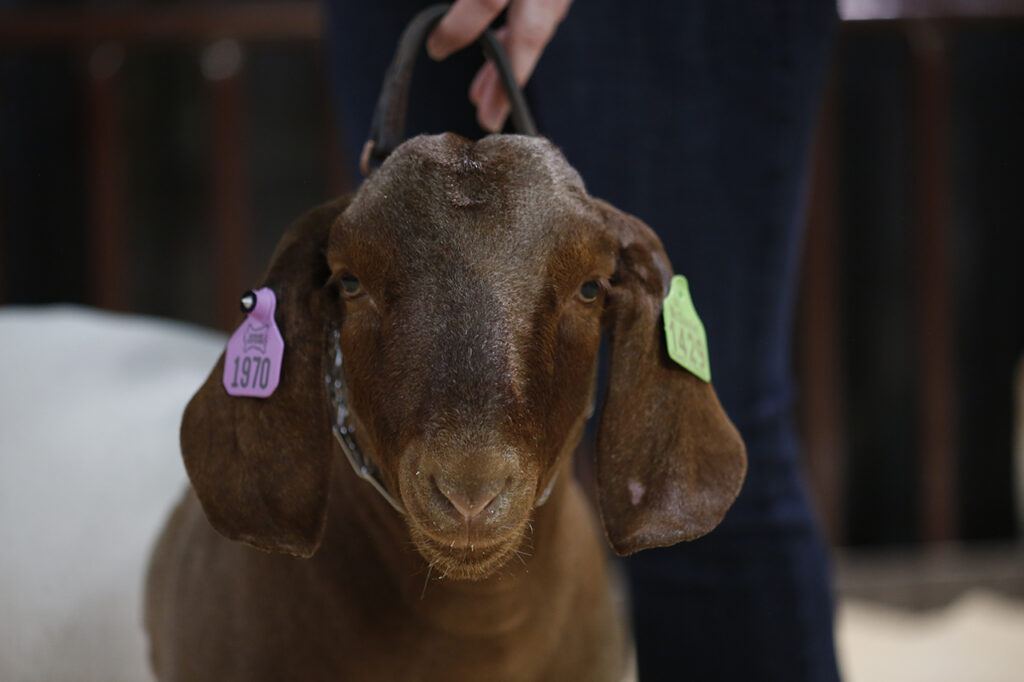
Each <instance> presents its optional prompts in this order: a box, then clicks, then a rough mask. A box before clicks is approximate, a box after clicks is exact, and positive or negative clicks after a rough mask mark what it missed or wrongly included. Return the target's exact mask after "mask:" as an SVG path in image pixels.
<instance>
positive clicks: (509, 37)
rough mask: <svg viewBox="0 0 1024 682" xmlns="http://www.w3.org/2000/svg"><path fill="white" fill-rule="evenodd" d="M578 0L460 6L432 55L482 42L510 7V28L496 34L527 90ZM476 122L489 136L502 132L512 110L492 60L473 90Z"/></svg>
mask: <svg viewBox="0 0 1024 682" xmlns="http://www.w3.org/2000/svg"><path fill="white" fill-rule="evenodd" d="M570 2H572V0H456V2H455V4H453V5H452V8H451V9H450V10H449V11H448V13H447V14H446V15H445V16H444V18H443V19H441V21H440V23H438V25H437V27H436V28H435V29H434V31H433V32H432V33H431V34H430V37H429V38H428V39H427V53H428V54H429V55H430V56H431V57H432V58H434V59H438V60H440V59H444V58H445V57H447V56H448V55H450V54H451V53H453V52H455V51H456V50H460V49H462V48H464V47H466V46H467V45H469V44H470V43H472V42H473V41H474V40H476V39H477V38H478V37H479V36H480V35H481V34H482V33H483V32H484V30H485V29H486V28H487V27H488V26H489V25H490V23H491V22H492V21H494V18H495V17H496V16H498V14H500V13H501V11H502V10H503V9H505V7H506V6H508V22H507V23H506V24H505V25H504V26H502V27H501V28H500V29H498V30H497V31H496V35H497V38H498V40H499V41H501V44H502V45H503V46H504V47H505V51H506V52H508V58H509V62H511V64H512V73H513V74H514V75H515V78H516V82H517V83H519V87H522V86H523V85H524V84H525V83H526V81H527V80H529V78H530V74H532V73H533V69H534V67H535V66H537V60H538V59H540V54H541V52H543V51H544V48H545V47H546V46H547V44H548V42H550V41H551V38H552V36H554V35H555V29H556V28H557V27H558V24H559V23H561V21H562V19H564V18H565V15H566V14H567V13H568V11H569V4H570ZM469 100H470V101H471V102H472V103H473V104H474V105H476V118H477V121H479V123H480V126H481V127H483V128H484V129H485V130H489V131H491V132H497V131H499V130H501V127H502V125H503V124H504V123H505V119H506V118H507V117H508V113H509V110H510V109H511V105H510V104H509V101H508V97H506V96H505V91H504V89H502V87H501V81H500V80H499V78H498V70H497V69H496V68H495V67H494V64H492V63H491V61H490V60H488V61H487V63H486V64H484V65H483V67H481V68H480V71H478V72H477V74H476V77H475V78H474V79H473V83H472V85H470V88H469Z"/></svg>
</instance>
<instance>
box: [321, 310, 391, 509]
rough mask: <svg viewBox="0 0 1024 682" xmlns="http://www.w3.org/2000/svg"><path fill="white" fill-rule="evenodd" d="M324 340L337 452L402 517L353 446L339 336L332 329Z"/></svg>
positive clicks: (375, 471) (376, 473)
mask: <svg viewBox="0 0 1024 682" xmlns="http://www.w3.org/2000/svg"><path fill="white" fill-rule="evenodd" d="M327 338H328V339H329V344H328V347H327V357H328V360H329V362H328V369H327V375H326V376H325V377H324V380H325V382H326V383H327V399H328V400H329V401H330V405H331V408H332V409H333V411H334V425H333V427H332V430H333V431H334V438H335V439H336V440H337V441H338V445H340V446H341V451H342V452H344V453H345V459H347V460H348V463H349V464H351V465H352V470H353V471H354V472H356V475H357V476H358V477H359V478H361V479H363V480H364V481H366V482H367V483H369V484H370V485H372V486H373V487H374V488H375V489H376V490H377V492H378V493H380V494H381V497H383V498H384V499H385V500H387V501H388V504H390V505H391V506H392V507H394V508H395V511H397V512H398V513H399V514H405V508H404V507H402V503H401V502H399V501H398V500H396V499H395V498H394V496H392V494H391V493H389V492H388V489H387V488H385V487H384V483H383V482H382V481H381V480H380V472H379V470H378V469H377V465H376V464H374V463H373V462H372V461H370V460H369V459H368V458H367V457H366V456H365V455H364V454H363V452H362V450H360V449H359V445H358V444H357V443H356V439H355V430H354V429H353V428H352V425H351V424H350V423H349V410H348V405H347V404H346V398H347V396H348V386H347V385H346V384H345V368H344V366H343V365H342V361H341V360H342V358H341V345H340V343H339V341H340V339H341V332H339V331H338V330H337V329H334V330H332V331H331V333H330V334H328V335H327Z"/></svg>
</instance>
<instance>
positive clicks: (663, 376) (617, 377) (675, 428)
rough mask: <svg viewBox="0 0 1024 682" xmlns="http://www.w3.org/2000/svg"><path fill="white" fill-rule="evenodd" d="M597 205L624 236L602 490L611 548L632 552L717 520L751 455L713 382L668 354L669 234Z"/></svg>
mask: <svg viewBox="0 0 1024 682" xmlns="http://www.w3.org/2000/svg"><path fill="white" fill-rule="evenodd" d="M598 208H599V209H600V211H601V213H602V214H603V216H604V220H605V224H606V225H607V227H608V228H609V229H610V230H611V231H612V233H613V234H614V235H615V236H616V237H617V239H618V242H619V255H618V262H617V265H616V272H615V275H614V277H613V279H612V286H611V291H610V292H609V298H608V305H607V308H606V315H607V316H608V322H609V324H610V327H611V357H610V362H609V379H608V382H609V383H608V393H607V396H606V397H605V401H604V407H603V408H602V412H601V419H600V423H599V425H598V431H597V487H598V498H599V502H600V509H601V519H602V521H603V522H604V528H605V532H606V534H607V535H608V540H609V542H611V545H612V547H613V548H614V549H615V551H616V552H618V553H619V554H632V553H633V552H636V551H639V550H641V549H645V548H648V547H662V546H667V545H672V544H675V543H677V542H680V541H682V540H692V539H694V538H696V537H699V536H701V535H703V534H705V533H707V532H708V531H710V530H711V529H712V528H714V527H715V526H716V525H717V524H718V523H719V522H720V521H721V520H722V518H723V517H724V516H725V512H726V511H727V510H728V509H729V507H730V505H732V503H733V500H735V499H736V496H737V494H738V493H739V489H740V486H741V484H742V482H743V477H744V474H745V472H746V465H747V458H746V450H745V448H744V446H743V440H742V439H741V438H740V435H739V432H738V431H737V430H736V427H735V426H733V424H732V422H731V421H729V418H728V417H727V416H726V414H725V411H724V410H723V409H722V406H721V404H719V402H718V397H717V396H716V395H715V390H714V389H713V388H712V387H711V384H710V383H707V382H705V381H703V380H701V379H699V378H697V377H696V376H694V375H693V374H691V373H690V372H689V371H687V370H685V369H683V368H682V367H680V366H678V365H676V364H675V363H674V362H673V361H672V360H671V359H670V358H669V357H668V352H667V350H666V342H665V332H664V328H663V326H662V312H661V311H662V301H663V300H664V298H665V295H666V294H667V292H668V285H669V282H670V281H671V278H672V267H671V265H670V264H669V261H668V257H667V256H666V255H665V251H664V249H663V248H662V246H661V241H660V240H659V239H658V237H657V235H655V234H654V232H653V231H652V230H651V229H650V228H649V227H647V226H646V225H644V224H643V223H642V222H641V221H639V220H637V219H636V218H634V217H632V216H630V215H627V214H625V213H622V212H621V211H619V210H618V209H616V208H614V207H612V206H611V205H609V204H606V203H605V202H598Z"/></svg>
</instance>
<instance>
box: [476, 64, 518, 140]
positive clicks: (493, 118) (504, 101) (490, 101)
mask: <svg viewBox="0 0 1024 682" xmlns="http://www.w3.org/2000/svg"><path fill="white" fill-rule="evenodd" d="M510 109H511V106H510V105H509V103H508V97H507V96H506V95H505V89H504V88H502V87H501V81H500V80H499V79H498V77H497V73H495V77H494V78H493V79H490V80H489V81H488V83H487V84H486V85H485V89H484V90H483V93H482V95H481V97H480V104H479V106H477V110H476V118H477V121H479V123H480V126H481V127H482V128H483V129H484V130H487V131H488V132H492V133H497V132H500V131H501V128H502V126H503V125H504V124H505V119H506V118H508V112H509V110H510Z"/></svg>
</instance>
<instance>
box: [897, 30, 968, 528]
mask: <svg viewBox="0 0 1024 682" xmlns="http://www.w3.org/2000/svg"><path fill="white" fill-rule="evenodd" d="M909 39H910V54H911V58H912V60H913V69H914V90H915V93H914V120H915V125H914V129H915V139H914V150H915V151H914V153H915V157H916V158H915V163H914V168H915V174H916V177H915V186H914V208H915V228H914V232H913V238H912V239H913V241H912V243H913V255H914V262H913V265H914V287H915V291H914V297H915V301H916V313H917V328H916V346H917V362H918V365H917V377H918V378H917V394H918V395H917V397H918V405H919V407H918V453H919V456H918V464H917V465H918V502H919V516H918V519H919V523H920V536H921V539H922V540H924V541H925V542H943V541H948V540H952V539H953V538H954V537H955V536H956V532H957V521H956V519H957V509H956V494H955V492H956V491H955V485H954V482H955V476H956V460H955V456H956V452H957V450H956V433H957V429H956V424H955V419H956V411H955V404H954V373H953V344H954V341H953V295H952V294H953V292H952V283H951V281H950V280H951V263H952V259H951V253H950V231H951V227H952V222H951V206H950V205H951V201H952V191H953V190H952V175H951V173H952V169H951V156H950V155H951V148H950V147H951V122H950V83H949V78H950V77H949V54H948V51H947V45H946V37H945V35H944V33H943V32H942V30H941V29H940V28H938V27H937V26H935V25H934V24H930V23H922V24H917V25H914V26H912V27H911V28H910V31H909Z"/></svg>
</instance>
